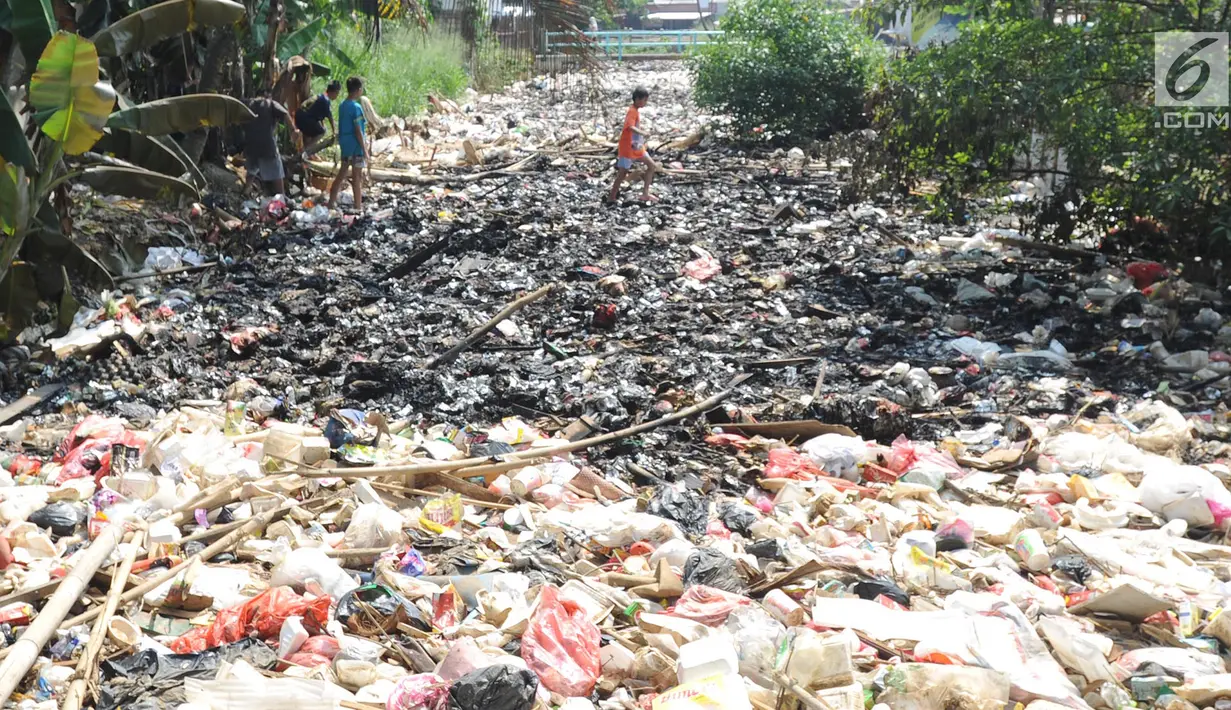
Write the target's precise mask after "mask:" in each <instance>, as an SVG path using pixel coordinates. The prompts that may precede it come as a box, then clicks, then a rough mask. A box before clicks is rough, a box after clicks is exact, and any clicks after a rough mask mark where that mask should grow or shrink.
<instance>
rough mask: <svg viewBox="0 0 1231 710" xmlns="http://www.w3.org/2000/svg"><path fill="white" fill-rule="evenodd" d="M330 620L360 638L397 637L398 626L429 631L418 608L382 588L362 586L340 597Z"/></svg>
mask: <svg viewBox="0 0 1231 710" xmlns="http://www.w3.org/2000/svg"><path fill="white" fill-rule="evenodd" d="M334 618H335V619H337V620H338V621H339V622H341V623H342V625H343V626H345V627H346V628H347V630H348V631H350V632H351V633H353V634H358V635H360V636H379V635H380V634H382V633H386V634H392V633H397V631H398V624H409V625H411V626H413V627H415V628H416V629H419V630H421V631H431V630H432V624H431V622H430V621H428V620H427V619H426V618H425V617H424V616H423V612H421V611H419V607H417V606H415V605H414V604H412V603H411V602H410V600H408V599H407V598H406V597H404V596H402V595H401V594H398V593H397V592H395V591H393V590H392V589H390V588H388V587H386V586H384V585H383V584H366V585H364V586H362V587H357V588H355V589H352V590H351V591H349V592H347V593H346V594H343V595H342V598H341V599H339V600H338V610H337V612H336V613H335V614H334Z"/></svg>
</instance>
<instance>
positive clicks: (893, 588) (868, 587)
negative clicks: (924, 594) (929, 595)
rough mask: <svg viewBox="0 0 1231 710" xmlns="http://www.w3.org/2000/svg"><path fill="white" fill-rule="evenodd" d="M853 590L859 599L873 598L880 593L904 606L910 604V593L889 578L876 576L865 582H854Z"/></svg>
mask: <svg viewBox="0 0 1231 710" xmlns="http://www.w3.org/2000/svg"><path fill="white" fill-rule="evenodd" d="M853 591H854V592H855V594H857V595H858V596H859V598H860V599H868V600H875V599H876V598H877V597H879V596H880V595H882V594H884V595H885V596H887V597H889V598H890V599H892V600H894V601H895V602H897V603H899V604H901V605H902V606H904V607H909V606H910V595H908V594H907V593H906V592H905V591H903V590H902V588H901V587H899V586H898V585H896V584H894V583H893V582H892V581H891V580H888V579H885V578H884V577H877V578H876V579H870V580H867V581H865V582H856V583H855V585H854V587H853Z"/></svg>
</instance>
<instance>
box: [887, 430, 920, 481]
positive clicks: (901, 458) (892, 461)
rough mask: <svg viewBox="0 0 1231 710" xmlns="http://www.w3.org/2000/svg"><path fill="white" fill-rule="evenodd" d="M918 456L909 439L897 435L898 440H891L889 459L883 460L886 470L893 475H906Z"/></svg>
mask: <svg viewBox="0 0 1231 710" xmlns="http://www.w3.org/2000/svg"><path fill="white" fill-rule="evenodd" d="M918 458H919V455H918V454H917V453H916V451H915V445H914V444H913V443H911V440H910V439H907V438H906V437H905V436H903V435H901V434H899V435H898V438H896V439H894V440H893V446H892V448H891V449H890V451H889V457H888V458H887V459H886V460H885V463H886V464H887V465H888V466H887V467H888V469H889V470H890V471H893V472H894V473H906V472H907V471H909V470H910V467H911V466H914V465H915V461H916V460H917V459H918Z"/></svg>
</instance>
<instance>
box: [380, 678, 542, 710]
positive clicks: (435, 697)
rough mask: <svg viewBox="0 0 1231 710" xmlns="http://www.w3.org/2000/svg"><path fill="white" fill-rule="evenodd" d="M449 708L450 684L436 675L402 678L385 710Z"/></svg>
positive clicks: (390, 696)
mask: <svg viewBox="0 0 1231 710" xmlns="http://www.w3.org/2000/svg"><path fill="white" fill-rule="evenodd" d="M535 683H536V685H537V683H538V681H537V680H536V681H535ZM448 706H449V683H448V682H447V681H445V679H444V678H441V677H440V676H438V675H436V674H435V673H417V674H415V675H408V676H406V677H405V678H402V679H401V680H399V681H398V683H397V685H396V686H394V688H393V692H392V693H389V698H388V699H387V700H385V710H417V709H418V708H423V709H424V710H445V708H447V707H448Z"/></svg>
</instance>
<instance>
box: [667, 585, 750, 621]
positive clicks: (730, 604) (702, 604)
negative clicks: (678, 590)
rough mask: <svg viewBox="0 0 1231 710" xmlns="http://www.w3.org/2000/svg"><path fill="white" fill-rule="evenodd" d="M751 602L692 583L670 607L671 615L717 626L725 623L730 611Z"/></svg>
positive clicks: (741, 597)
mask: <svg viewBox="0 0 1231 710" xmlns="http://www.w3.org/2000/svg"><path fill="white" fill-rule="evenodd" d="M751 603H752V600H751V599H749V598H748V597H745V596H743V595H740V594H731V593H729V592H724V591H723V590H721V589H715V588H713V587H707V586H705V585H703V584H694V585H692V586H691V587H689V588H688V589H686V590H684V594H683V595H682V596H681V597H680V598H679V600H678V601H677V602H676V603H675V606H674V607H672V609H671V615H672V616H678V617H681V618H684V619H691V620H693V621H696V622H698V623H701V624H705V625H706V626H714V627H717V626H720V625H722V624H724V623H726V621H727V617H728V616H730V615H731V612H733V611H735V610H736V609H737V608H739V607H741V606H747V605H749V604H751Z"/></svg>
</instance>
